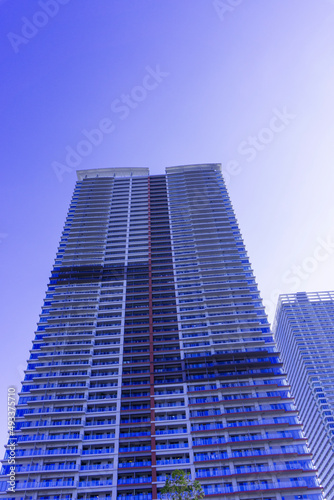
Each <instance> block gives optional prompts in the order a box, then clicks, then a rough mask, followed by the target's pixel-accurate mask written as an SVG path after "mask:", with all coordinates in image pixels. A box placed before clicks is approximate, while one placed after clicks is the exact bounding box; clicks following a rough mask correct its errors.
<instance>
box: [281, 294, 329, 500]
mask: <svg viewBox="0 0 334 500" xmlns="http://www.w3.org/2000/svg"><path fill="white" fill-rule="evenodd" d="M274 331H275V337H276V341H277V343H278V347H279V349H280V350H281V352H282V357H283V361H284V367H285V369H286V371H287V374H288V379H289V382H290V383H291V388H292V393H293V396H294V398H295V401H296V403H297V407H298V409H299V410H300V416H301V419H302V422H303V424H304V429H305V434H306V437H307V439H308V444H309V446H310V450H311V452H312V453H313V457H314V463H315V465H316V467H317V469H318V471H319V478H320V482H321V484H322V486H323V488H324V496H325V498H326V499H327V500H333V499H334V292H320V293H294V294H288V295H281V296H280V300H279V303H278V308H277V312H276V318H275V323H274Z"/></svg>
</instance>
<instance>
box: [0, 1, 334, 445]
mask: <svg viewBox="0 0 334 500" xmlns="http://www.w3.org/2000/svg"><path fill="white" fill-rule="evenodd" d="M53 1H57V2H59V5H58V6H59V8H58V12H56V13H55V14H54V16H53V17H51V16H50V15H47V14H44V15H43V14H42V15H41V14H36V13H38V12H41V11H42V10H43V9H42V8H41V5H40V3H45V2H46V0H41V2H40V3H39V2H38V1H35V0H10V1H9V0H7V1H6V0H5V1H2V2H1V1H0V53H1V56H0V59H1V64H2V72H1V80H0V86H1V92H0V102H1V105H0V106H1V107H0V110H1V122H0V123H1V125H0V126H1V131H0V137H1V142H2V146H1V167H2V170H1V174H2V175H1V188H0V189H1V197H0V203H1V211H0V213H1V222H0V253H1V274H0V279H1V284H2V298H1V306H2V313H1V323H2V325H1V329H2V343H1V346H2V377H1V387H0V389H1V390H0V425H1V428H2V431H1V433H0V439H1V443H4V441H5V435H6V431H5V422H6V394H7V387H8V386H9V385H16V386H18V387H19V386H20V381H21V380H22V376H23V369H24V368H25V365H26V359H27V354H28V350H29V349H30V346H31V341H32V339H33V332H34V330H35V326H36V322H37V320H38V314H39V312H40V307H41V304H42V300H43V296H44V293H45V290H46V284H47V281H48V277H49V275H50V270H51V266H52V264H53V260H54V256H55V252H56V248H57V244H58V240H59V237H60V234H61V230H62V227H63V223H64V220H65V215H66V212H67V207H68V204H69V201H70V197H71V193H72V190H73V188H74V183H75V180H76V175H75V169H74V168H71V169H69V168H68V167H67V170H68V171H66V172H65V173H63V175H60V174H59V172H58V176H57V175H56V173H55V171H54V168H53V167H52V165H54V162H58V163H63V164H65V156H66V148H67V147H68V146H69V147H70V148H74V149H75V148H76V146H77V145H78V143H79V142H80V141H82V140H83V139H84V135H83V133H82V130H84V129H86V130H91V129H94V128H96V127H97V126H98V125H99V124H100V123H101V120H104V119H106V118H108V119H109V120H110V122H112V126H111V125H110V122H109V128H111V127H112V128H113V131H112V132H109V133H105V134H104V135H103V140H102V142H101V143H100V144H99V145H96V146H94V147H92V148H91V151H90V154H88V155H87V156H85V157H83V158H81V162H80V165H79V168H80V169H86V168H95V167H107V166H148V167H149V168H150V170H151V173H163V172H164V168H165V167H166V166H169V165H180V164H190V163H201V162H203V163H207V162H221V163H222V165H223V171H224V172H225V176H226V179H227V181H228V187H229V191H230V195H231V198H232V203H233V206H234V208H235V211H236V214H237V217H238V220H239V223H240V227H241V231H242V234H243V236H244V239H245V242H246V246H247V249H248V252H249V255H250V259H251V262H252V264H253V267H254V270H255V274H256V277H257V279H258V283H259V286H260V290H261V294H262V297H263V298H264V299H265V302H266V305H267V309H268V312H269V315H270V318H271V319H272V316H273V312H274V306H275V304H276V299H275V294H276V293H277V292H278V291H280V292H282V293H283V292H284V293H286V292H292V291H296V290H297V289H300V290H307V291H313V290H322V289H323V290H325V289H334V283H333V271H332V270H333V264H334V244H333V242H334V227H333V215H334V202H333V198H334V197H333V181H334V140H333V136H334V122H333V110H334V92H333V89H334V78H333V76H334V29H333V25H334V1H332V0H239V2H237V1H236V0H233V2H232V0H224V1H225V3H226V4H228V3H229V2H230V3H231V4H234V5H236V4H237V3H238V5H236V6H235V7H231V8H230V10H229V11H226V12H225V13H224V10H223V7H221V9H220V10H219V9H215V6H214V2H213V1H212V0H165V1H157V0H141V1H136V0H122V1H120V0H69V1H67V2H66V0H62V1H60V0H53ZM220 2H221V4H222V3H223V0H220ZM60 3H62V5H60ZM218 3H219V2H218ZM26 20H28V23H29V22H31V21H32V20H35V21H36V22H37V24H38V23H39V24H43V23H44V26H41V27H39V28H38V29H36V30H35V31H36V32H35V33H34V32H33V33H32V32H31V31H30V34H29V32H28V35H29V36H30V38H19V36H20V37H22V30H23V33H27V31H24V30H27V28H25V26H26V24H27V21H26ZM31 29H32V28H31V27H30V30H31ZM10 33H11V34H10ZM157 67H159V68H160V71H161V72H162V73H163V76H161V77H158V80H159V78H160V80H161V81H157V80H156V83H157V85H156V88H154V89H153V88H152V89H151V90H147V92H146V94H147V95H146V96H144V95H143V93H141V94H140V92H141V91H140V89H139V90H138V88H137V89H136V90H135V88H136V87H138V86H141V85H142V83H143V81H146V82H148V81H149V82H150V86H151V87H152V86H154V85H153V83H154V80H153V79H152V78H151V79H150V80H148V77H146V75H148V74H149V73H150V72H152V71H153V70H154V71H155V70H156V68H157ZM148 68H149V69H148ZM145 78H146V80H144V79H145ZM131 92H134V93H135V94H136V92H137V94H136V95H138V96H139V97H140V99H141V100H140V102H137V103H135V106H133V108H130V107H128V108H127V111H126V112H125V111H124V112H123V113H120V112H115V105H116V106H117V105H119V103H118V104H117V102H116V104H115V101H116V100H117V99H122V95H123V94H129V93H131ZM112 103H113V109H114V110H112V108H111V106H112ZM282 113H283V114H285V115H287V117H285V118H283V121H282V120H281V121H279V119H278V118H275V117H276V116H279V115H281V114H282ZM125 114H126V115H127V116H126V117H125ZM122 118H123V119H122ZM104 123H105V122H104ZM268 127H269V129H268ZM270 127H271V129H270ZM254 137H255V139H254ZM258 137H260V139H259V138H258ZM254 140H255V141H256V142H255V143H254ZM259 140H260V142H259ZM250 143H253V144H256V146H250ZM79 160H80V159H79ZM228 172H230V173H231V172H232V173H233V174H234V175H230V174H228ZM226 173H227V174H226Z"/></svg>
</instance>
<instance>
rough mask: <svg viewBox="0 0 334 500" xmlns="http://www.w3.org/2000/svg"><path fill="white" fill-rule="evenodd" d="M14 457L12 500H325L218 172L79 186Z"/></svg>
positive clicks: (22, 403)
mask: <svg viewBox="0 0 334 500" xmlns="http://www.w3.org/2000/svg"><path fill="white" fill-rule="evenodd" d="M16 442H17V444H16V457H15V458H16V485H15V493H12V492H8V485H9V483H8V482H6V480H8V474H9V473H10V464H9V461H8V460H9V458H10V449H9V448H8V449H7V451H6V455H5V460H4V465H3V469H2V474H3V478H2V479H3V482H2V485H1V488H2V497H4V498H6V499H18V498H21V499H22V500H27V499H29V500H72V499H73V500H97V499H99V500H151V499H153V500H154V499H156V498H158V497H159V491H160V489H161V487H162V486H163V484H164V482H165V479H166V477H167V476H168V475H169V474H170V473H171V472H172V471H173V470H175V469H183V470H185V471H187V472H188V473H189V474H190V475H191V478H192V479H195V478H196V479H198V480H199V481H200V482H201V484H202V486H203V489H204V492H205V495H206V497H212V498H225V496H226V497H229V498H233V499H252V500H257V499H259V500H260V499H261V500H269V499H272V500H274V499H277V500H295V499H300V498H302V499H306V500H321V498H322V493H321V488H320V487H319V485H318V483H317V479H316V473H315V470H314V468H313V465H312V461H311V456H310V453H309V451H308V449H307V447H306V444H305V443H306V441H305V439H304V438H303V435H302V432H301V424H300V421H299V420H298V415H297V411H296V408H295V406H294V403H293V400H292V398H291V395H290V390H289V386H288V384H287V381H286V377H285V374H284V372H283V369H282V364H281V362H280V360H279V357H278V353H277V352H276V348H275V344H274V341H273V337H272V334H271V332H270V328H269V324H268V321H267V317H266V315H265V312H264V308H263V305H262V302H261V299H260V295H259V291H258V288H257V284H256V282H255V279H254V276H253V272H252V269H251V267H250V264H249V260H248V257H247V254H246V251H245V247H244V244H243V241H242V238H241V235H240V231H239V228H238V224H237V221H236V219H235V215H234V212H233V209H232V206H231V203H230V201H229V197H228V194H227V191H226V188H225V185H224V182H223V179H222V176H221V173H220V166H219V165H217V164H210V165H193V166H186V167H171V168H167V170H166V174H165V175H153V176H151V175H150V174H149V171H148V170H147V169H141V168H138V169H101V170H86V171H79V172H78V182H77V184H76V187H75V190H74V194H73V198H72V201H71V204H70V208H69V211H68V215H67V219H66V222H65V226H64V230H63V233H62V236H61V240H60V244H59V248H58V252H57V256H56V260H55V264H54V267H53V270H52V275H51V278H50V282H49V285H48V289H47V293H46V297H45V301H44V305H43V307H42V314H41V316H40V321H39V323H38V327H37V331H36V335H35V339H34V341H33V347H32V350H31V353H30V358H29V361H28V366H27V370H26V372H25V378H24V381H23V384H22V389H21V392H20V394H19V401H18V405H17V410H16ZM9 477H10V476H9Z"/></svg>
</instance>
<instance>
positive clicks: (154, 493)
mask: <svg viewBox="0 0 334 500" xmlns="http://www.w3.org/2000/svg"><path fill="white" fill-rule="evenodd" d="M150 196H151V184H150V177H148V280H149V284H148V287H149V291H148V301H149V334H150V396H151V397H150V402H151V462H152V499H153V500H154V499H156V498H157V485H156V484H155V483H156V481H157V470H156V452H155V446H156V445H155V423H154V421H155V412H154V404H155V403H154V351H153V342H154V340H153V301H152V246H151V201H150Z"/></svg>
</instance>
